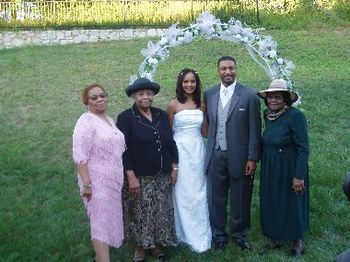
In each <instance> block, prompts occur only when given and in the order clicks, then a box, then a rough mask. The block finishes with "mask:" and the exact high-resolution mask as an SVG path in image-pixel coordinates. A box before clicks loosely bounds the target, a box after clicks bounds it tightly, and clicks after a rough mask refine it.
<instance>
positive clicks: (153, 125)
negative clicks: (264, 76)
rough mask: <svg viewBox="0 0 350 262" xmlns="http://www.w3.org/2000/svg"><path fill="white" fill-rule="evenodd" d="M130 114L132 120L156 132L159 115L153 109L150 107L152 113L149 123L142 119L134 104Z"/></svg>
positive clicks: (144, 118)
mask: <svg viewBox="0 0 350 262" xmlns="http://www.w3.org/2000/svg"><path fill="white" fill-rule="evenodd" d="M131 112H132V115H133V117H134V118H136V119H137V120H138V122H139V123H140V124H141V125H143V126H145V127H148V128H151V129H153V130H156V131H158V127H159V123H160V113H159V112H158V111H157V110H154V108H152V107H151V112H152V122H150V121H149V120H148V119H147V118H146V117H144V116H143V115H142V114H141V112H140V110H139V109H138V108H137V106H136V104H134V105H133V106H132V108H131Z"/></svg>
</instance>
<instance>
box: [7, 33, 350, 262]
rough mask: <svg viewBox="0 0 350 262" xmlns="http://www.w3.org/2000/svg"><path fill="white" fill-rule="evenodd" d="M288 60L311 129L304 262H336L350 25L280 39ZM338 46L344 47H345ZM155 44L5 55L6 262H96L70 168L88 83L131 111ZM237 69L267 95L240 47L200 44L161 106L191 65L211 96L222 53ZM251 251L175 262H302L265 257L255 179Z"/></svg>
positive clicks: (349, 241) (178, 251)
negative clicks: (131, 91)
mask: <svg viewBox="0 0 350 262" xmlns="http://www.w3.org/2000/svg"><path fill="white" fill-rule="evenodd" d="M266 34H271V35H272V36H273V37H274V38H275V39H276V40H277V42H278V44H279V47H278V48H279V50H280V52H281V56H282V57H285V58H287V59H290V60H292V61H293V62H294V63H295V64H296V66H297V67H296V69H295V70H294V74H293V75H292V78H293V80H294V81H295V83H296V84H297V88H298V91H299V93H300V94H301V95H302V98H303V101H304V102H303V104H302V108H303V110H305V114H306V116H307V118H308V122H309V135H310V147H311V156H310V178H311V187H310V188H311V198H310V200H311V203H310V204H311V228H310V232H309V233H308V234H307V235H306V238H305V243H306V255H305V256H304V258H303V259H300V261H331V260H332V259H333V258H334V257H335V255H336V254H338V253H340V252H342V251H343V250H344V249H346V248H348V247H350V230H349V221H350V212H349V211H350V206H349V203H348V202H347V200H346V198H345V196H344V194H343V193H342V189H341V185H342V181H343V178H344V175H345V173H346V172H347V171H349V170H350V154H349V151H350V128H349V127H350V119H349V114H350V111H349V102H348V92H349V90H350V83H349V75H350V67H349V64H348V63H349V61H348V58H349V57H350V50H349V48H348V47H347V46H348V43H349V40H350V32H349V30H348V29H347V28H342V27H336V28H335V27H332V28H329V27H327V26H325V27H322V28H321V29H319V28H316V29H315V28H314V29H308V30H300V31H289V30H284V31H280V30H274V31H272V30H270V31H267V32H266ZM335 39H336V41H335ZM147 41H148V39H143V40H133V41H117V42H106V43H95V44H81V45H69V46H51V47H27V48H22V49H11V50H1V51H0V57H1V59H0V68H1V70H0V86H1V89H0V90H1V95H0V122H1V125H0V185H1V193H0V201H1V205H0V260H1V261H28V260H30V261H31V260H37V261H89V259H90V258H91V255H92V253H93V251H92V250H93V248H92V246H91V242H90V236H89V223H88V220H87V218H86V214H85V210H84V208H83V205H82V202H81V200H80V197H79V193H78V190H77V187H76V179H75V174H74V165H73V162H72V159H71V135H72V130H73V127H74V124H75V122H76V120H77V119H78V117H79V116H80V114H81V113H82V112H84V110H85V108H84V106H83V105H82V103H81V102H80V93H81V90H82V88H83V86H84V85H86V84H89V83H94V82H98V83H101V84H102V85H103V86H105V87H106V88H107V90H108V92H109V93H110V104H109V111H108V114H109V115H110V116H111V117H113V118H116V116H117V115H118V113H119V112H121V111H122V110H124V109H125V108H127V107H129V106H130V105H131V102H130V99H129V98H128V97H127V96H126V95H125V92H124V88H125V87H126V85H127V83H128V81H129V76H130V75H132V74H135V73H136V72H137V69H138V66H139V64H140V63H141V61H142V56H141V55H140V50H141V49H142V48H144V47H145V46H146V45H147ZM225 54H229V55H233V56H235V57H236V59H237V61H238V80H239V81H241V82H243V83H246V84H248V85H251V86H253V87H256V88H257V89H258V90H262V89H265V88H266V87H267V85H268V83H269V79H268V78H267V76H266V75H264V73H263V71H262V70H261V69H260V68H259V67H258V66H257V65H256V64H255V63H254V62H253V61H252V59H251V58H250V57H249V55H248V53H247V51H246V50H245V49H244V48H243V47H242V46H239V45H235V44H232V43H227V42H222V41H208V40H198V41H195V42H194V43H192V44H189V45H183V46H179V47H177V48H174V49H171V56H170V57H169V58H168V59H167V60H166V61H165V62H164V63H162V64H161V65H160V67H159V69H158V71H157V74H156V76H155V77H156V81H158V82H159V83H160V84H161V86H162V89H161V92H160V93H159V95H157V97H156V101H155V104H156V105H157V106H159V107H161V108H164V106H165V105H166V103H167V102H168V101H169V100H171V99H172V97H173V96H174V94H175V80H176V76H177V74H178V72H179V71H180V70H181V68H183V67H192V68H195V69H196V70H197V71H198V72H199V74H200V76H201V79H202V82H203V85H204V88H207V87H209V86H211V85H213V84H215V83H217V82H218V77H217V73H216V61H217V59H218V57H219V56H221V55H225ZM254 183H255V189H254V195H253V203H252V229H251V232H250V234H249V239H250V240H251V242H252V243H253V245H254V251H253V252H250V253H249V252H242V251H240V250H239V249H238V248H237V247H236V246H235V245H233V244H230V245H229V248H228V250H227V251H225V252H222V253H218V252H215V251H210V252H207V253H205V254H201V255H198V254H195V253H192V252H190V251H189V250H188V249H186V248H182V247H181V248H171V249H168V252H169V253H170V255H171V257H172V261H191V262H192V261H294V259H292V258H290V257H289V256H288V255H286V250H281V251H277V252H271V253H268V254H266V255H260V251H261V249H262V247H263V246H264V244H265V241H266V240H265V238H264V237H263V235H262V234H261V231H260V225H259V197H258V194H259V192H258V188H259V187H258V185H259V174H257V177H256V179H255V182H254ZM112 258H113V261H131V258H132V247H129V246H126V247H123V248H121V249H120V250H113V251H112Z"/></svg>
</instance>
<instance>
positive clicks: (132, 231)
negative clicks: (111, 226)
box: [123, 174, 176, 249]
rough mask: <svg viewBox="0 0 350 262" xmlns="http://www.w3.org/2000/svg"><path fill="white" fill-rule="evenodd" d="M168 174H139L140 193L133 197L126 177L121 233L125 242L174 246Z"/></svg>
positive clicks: (150, 245) (138, 244) (153, 246)
mask: <svg viewBox="0 0 350 262" xmlns="http://www.w3.org/2000/svg"><path fill="white" fill-rule="evenodd" d="M169 181H170V180H169V175H164V174H161V175H157V176H142V177H139V182H140V184H141V196H140V197H139V198H133V197H132V196H131V194H130V193H129V187H128V182H127V179H125V184H124V188H123V214H124V234H125V239H126V242H127V243H133V244H136V245H137V246H140V247H142V248H144V249H150V248H155V246H156V245H160V246H176V233H175V223H174V208H173V199H172V186H171V184H170V183H169Z"/></svg>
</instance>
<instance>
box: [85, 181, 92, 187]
mask: <svg viewBox="0 0 350 262" xmlns="http://www.w3.org/2000/svg"><path fill="white" fill-rule="evenodd" d="M83 188H91V182H89V183H87V184H84V185H83Z"/></svg>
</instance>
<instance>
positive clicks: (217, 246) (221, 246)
mask: <svg viewBox="0 0 350 262" xmlns="http://www.w3.org/2000/svg"><path fill="white" fill-rule="evenodd" d="M226 246H227V242H219V241H217V242H215V250H225V249H226Z"/></svg>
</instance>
